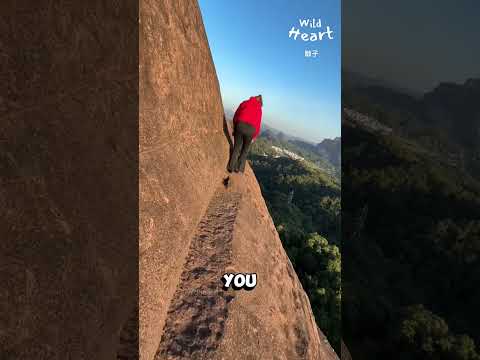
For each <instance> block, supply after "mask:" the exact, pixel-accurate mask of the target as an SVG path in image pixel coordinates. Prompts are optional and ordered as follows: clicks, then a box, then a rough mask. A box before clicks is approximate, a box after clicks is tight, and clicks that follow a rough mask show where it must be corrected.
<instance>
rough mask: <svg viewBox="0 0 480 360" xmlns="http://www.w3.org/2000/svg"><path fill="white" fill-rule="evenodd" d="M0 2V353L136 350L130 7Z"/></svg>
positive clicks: (134, 17)
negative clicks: (127, 326) (127, 329)
mask: <svg viewBox="0 0 480 360" xmlns="http://www.w3.org/2000/svg"><path fill="white" fill-rule="evenodd" d="M0 12H1V13H2V14H3V15H4V16H2V19H1V20H0V43H1V44H2V50H1V53H2V55H1V56H0V64H1V69H2V71H1V75H0V76H1V81H0V84H1V85H0V87H1V88H2V90H1V91H0V117H1V120H0V122H1V124H2V125H1V126H0V239H1V241H0V282H1V289H0V329H1V330H0V358H1V359H113V358H116V356H117V354H120V353H122V352H123V351H124V350H125V347H124V345H126V344H125V343H124V342H122V344H121V345H120V344H119V338H120V337H121V338H122V339H123V340H126V341H127V342H129V343H130V345H131V346H130V347H133V348H136V336H135V331H133V333H132V332H131V331H122V328H123V326H124V324H125V323H128V324H130V323H132V322H133V326H131V327H132V328H133V330H134V329H135V328H136V325H135V322H136V321H135V318H136V314H137V310H136V302H137V297H138V295H137V292H138V290H137V289H138V254H137V252H138V244H137V238H138V192H137V189H138V170H137V166H138V161H137V158H136V156H135V154H136V153H137V152H138V126H137V125H138V100H137V94H138V57H137V49H138V33H137V29H138V5H137V4H136V3H133V2H128V1H122V2H115V3H114V2H112V1H104V0H99V1H97V2H95V6H92V4H91V3H90V4H87V3H86V2H81V1H55V2H44V1H38V2H26V1H10V0H7V1H2V2H1V5H0ZM128 319H130V320H128ZM120 334H122V335H120ZM120 347H121V348H122V350H120V353H119V348H120Z"/></svg>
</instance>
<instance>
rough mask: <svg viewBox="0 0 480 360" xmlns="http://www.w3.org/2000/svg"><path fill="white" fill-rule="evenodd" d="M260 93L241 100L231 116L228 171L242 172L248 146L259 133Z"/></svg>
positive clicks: (260, 114) (261, 104)
mask: <svg viewBox="0 0 480 360" xmlns="http://www.w3.org/2000/svg"><path fill="white" fill-rule="evenodd" d="M262 106H263V101H262V95H257V96H252V97H251V98H250V99H248V100H245V101H243V102H242V103H241V104H240V105H239V107H238V109H237V111H235V115H234V116H233V138H234V141H235V144H234V146H233V151H232V155H231V156H230V161H229V162H228V167H227V169H228V172H232V171H235V172H239V171H240V172H242V173H243V172H244V171H245V162H246V160H247V155H248V148H249V147H250V144H251V143H252V142H253V141H255V138H256V137H257V136H258V134H259V133H260V125H261V122H262Z"/></svg>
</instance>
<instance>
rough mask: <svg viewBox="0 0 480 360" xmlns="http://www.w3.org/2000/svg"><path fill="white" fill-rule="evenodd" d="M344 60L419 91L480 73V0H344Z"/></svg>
mask: <svg viewBox="0 0 480 360" xmlns="http://www.w3.org/2000/svg"><path fill="white" fill-rule="evenodd" d="M343 9H344V12H343V19H342V21H343V38H342V40H343V42H342V46H343V51H342V55H343V65H344V67H345V68H346V69H347V70H350V71H353V72H356V73H360V74H363V75H366V76H369V77H373V78H377V79H379V80H385V81H386V82H387V83H389V84H391V85H394V86H396V87H399V88H402V89H406V90H411V91H413V92H415V93H418V92H420V93H422V92H425V91H430V90H432V89H433V88H434V87H436V86H437V85H438V84H439V82H455V83H463V82H464V81H465V80H467V79H468V78H472V77H480V66H479V65H480V46H479V45H478V44H479V39H478V34H479V29H480V25H479V19H480V2H479V1H478V0H456V1H452V0H437V1H434V2H433V1H418V0H403V1H383V2H382V1H378V0H363V1H358V0H344V1H343Z"/></svg>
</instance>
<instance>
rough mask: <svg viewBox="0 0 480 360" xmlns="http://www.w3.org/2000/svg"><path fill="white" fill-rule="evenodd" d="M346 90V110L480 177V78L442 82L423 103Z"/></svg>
mask: <svg viewBox="0 0 480 360" xmlns="http://www.w3.org/2000/svg"><path fill="white" fill-rule="evenodd" d="M342 91H343V94H342V96H343V98H342V101H343V104H344V106H345V107H348V108H353V109H356V110H357V111H359V112H361V113H363V114H365V115H368V116H371V117H372V118H374V119H376V120H377V121H379V122H380V123H382V124H384V125H386V126H388V127H390V128H392V129H393V131H394V133H396V134H397V135H401V136H403V137H406V138H409V139H411V140H414V141H417V142H419V143H421V144H422V145H423V146H425V147H426V148H428V149H429V150H430V151H434V152H437V153H438V154H439V155H440V156H442V157H445V158H451V159H454V158H455V159H456V160H455V161H456V162H457V163H458V166H460V167H462V168H464V169H465V170H467V171H469V172H471V173H472V174H473V175H475V176H477V177H479V176H480V141H479V137H480V107H479V106H478V101H479V99H480V79H469V80H467V81H466V82H465V83H463V84H454V83H441V84H439V85H438V86H437V87H436V88H435V89H433V90H432V91H430V92H428V93H426V94H424V95H423V96H422V97H421V98H416V97H414V96H411V95H409V94H407V93H404V92H401V91H398V90H394V89H391V88H387V87H382V86H378V85H368V86H364V85H361V84H360V82H353V83H352V82H350V83H348V80H347V84H346V86H344V88H343V90H342Z"/></svg>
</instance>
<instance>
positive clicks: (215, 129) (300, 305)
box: [139, 0, 337, 360]
mask: <svg viewBox="0 0 480 360" xmlns="http://www.w3.org/2000/svg"><path fill="white" fill-rule="evenodd" d="M248 95H249V94H246V96H248ZM229 141H230V137H229V135H228V127H227V125H226V122H225V120H224V115H223V106H222V102H221V96H220V91H219V85H218V80H217V77H216V73H215V68H214V65H213V62H212V58H211V54H210V50H209V46H208V42H207V37H206V34H205V30H204V28H203V23H202V18H201V15H200V10H199V7H198V4H197V3H196V1H187V0H183V1H176V0H165V1H158V0H141V1H140V205H139V206H140V244H139V246H140V313H139V314H140V355H141V359H146V360H150V359H217V360H220V359H225V360H227V359H228V360H235V359H242V360H243V359H278V360H279V359H288V360H291V359H315V360H318V359H337V356H336V354H335V353H334V352H333V350H332V349H331V347H330V345H329V344H328V342H326V340H325V338H324V336H323V335H322V334H321V333H320V332H319V331H318V330H317V327H316V325H315V322H314V318H313V314H312V311H311V307H310V304H309V301H308V298H307V296H306V294H305V292H304V291H303V289H302V287H301V284H300V282H299V280H298V278H297V276H296V274H295V271H294V269H293V267H292V265H291V263H290V261H289V260H288V258H287V256H286V254H285V251H284V250H283V248H282V244H281V242H280V239H279V237H278V234H277V232H276V230H275V227H274V225H273V222H272V219H271V218H270V215H269V213H268V210H267V208H266V205H265V202H264V200H263V198H262V195H261V192H260V188H259V185H258V183H257V181H256V178H255V176H254V174H253V172H252V170H251V169H250V168H249V167H248V168H247V170H246V173H245V175H244V176H240V175H233V176H231V180H230V181H229V186H227V187H225V186H224V184H223V183H222V182H223V179H224V178H225V177H226V176H227V174H226V172H225V167H226V163H227V160H228V154H229ZM227 271H230V272H244V273H245V272H255V273H257V276H258V284H257V287H256V288H255V289H254V290H253V291H244V290H242V291H235V292H234V291H232V290H228V291H224V290H222V288H221V287H222V282H221V281H220V277H221V275H222V274H223V273H224V272H227Z"/></svg>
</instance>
